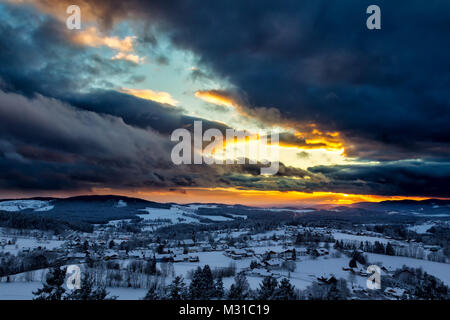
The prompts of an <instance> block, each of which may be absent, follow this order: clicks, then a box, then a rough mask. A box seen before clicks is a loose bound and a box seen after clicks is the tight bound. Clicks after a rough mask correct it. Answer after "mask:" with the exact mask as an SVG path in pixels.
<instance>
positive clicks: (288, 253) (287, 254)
mask: <svg viewBox="0 0 450 320" xmlns="http://www.w3.org/2000/svg"><path fill="white" fill-rule="evenodd" d="M294 250H295V249H292V250H291V249H288V250H285V251H283V252H280V253H279V255H278V257H279V258H280V259H284V260H295V259H294V256H296V255H297V252H295V251H294ZM294 252H295V254H294Z"/></svg>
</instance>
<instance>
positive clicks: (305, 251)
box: [295, 248, 308, 257]
mask: <svg viewBox="0 0 450 320" xmlns="http://www.w3.org/2000/svg"><path fill="white" fill-rule="evenodd" d="M295 254H296V255H297V257H302V256H307V255H308V249H306V248H295Z"/></svg>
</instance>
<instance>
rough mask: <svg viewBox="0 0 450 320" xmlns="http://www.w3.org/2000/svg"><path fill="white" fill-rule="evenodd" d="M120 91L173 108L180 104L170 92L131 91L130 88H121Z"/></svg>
mask: <svg viewBox="0 0 450 320" xmlns="http://www.w3.org/2000/svg"><path fill="white" fill-rule="evenodd" d="M119 91H120V92H123V93H126V94H131V95H132V96H135V97H138V98H141V99H146V100H151V101H156V102H159V103H163V104H169V105H172V106H176V105H177V104H178V101H177V100H175V99H174V98H172V96H171V95H170V93H168V92H162V91H153V90H150V89H130V88H121V89H120V90H119Z"/></svg>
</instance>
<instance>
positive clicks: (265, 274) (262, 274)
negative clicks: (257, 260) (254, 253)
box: [250, 268, 272, 277]
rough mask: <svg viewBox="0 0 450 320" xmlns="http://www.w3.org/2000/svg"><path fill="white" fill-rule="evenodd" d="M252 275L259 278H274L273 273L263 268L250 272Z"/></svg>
mask: <svg viewBox="0 0 450 320" xmlns="http://www.w3.org/2000/svg"><path fill="white" fill-rule="evenodd" d="M250 275H253V276H257V277H270V276H272V272H269V271H268V270H266V269H262V268H255V269H253V270H251V271H250Z"/></svg>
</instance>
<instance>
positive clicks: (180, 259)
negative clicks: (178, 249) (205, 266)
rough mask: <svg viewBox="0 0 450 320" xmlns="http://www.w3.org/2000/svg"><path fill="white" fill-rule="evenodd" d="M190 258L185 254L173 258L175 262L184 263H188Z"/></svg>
mask: <svg viewBox="0 0 450 320" xmlns="http://www.w3.org/2000/svg"><path fill="white" fill-rule="evenodd" d="M188 260H189V257H188V256H187V255H185V254H180V255H176V256H174V257H173V258H172V261H173V262H184V261H188Z"/></svg>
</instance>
